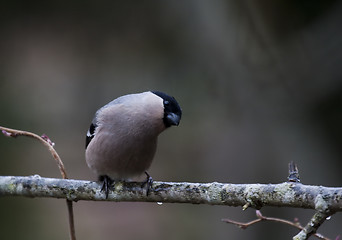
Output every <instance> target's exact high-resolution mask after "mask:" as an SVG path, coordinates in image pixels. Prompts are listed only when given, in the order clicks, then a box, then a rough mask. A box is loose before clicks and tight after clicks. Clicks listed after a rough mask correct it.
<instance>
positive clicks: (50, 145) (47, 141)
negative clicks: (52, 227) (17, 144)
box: [0, 126, 76, 240]
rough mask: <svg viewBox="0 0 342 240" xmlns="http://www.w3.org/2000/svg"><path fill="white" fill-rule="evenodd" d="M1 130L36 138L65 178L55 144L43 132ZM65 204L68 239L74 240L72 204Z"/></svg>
mask: <svg viewBox="0 0 342 240" xmlns="http://www.w3.org/2000/svg"><path fill="white" fill-rule="evenodd" d="M0 130H1V132H2V133H3V134H4V135H5V136H7V137H14V138H16V137H18V136H26V137H30V138H33V139H36V140H38V141H39V142H41V143H42V144H43V145H44V146H45V147H47V149H48V150H49V151H50V153H51V155H52V157H53V158H54V159H55V161H56V164H57V166H58V169H59V172H60V173H61V175H62V178H64V179H67V178H68V177H67V174H66V171H65V167H64V164H63V161H62V159H61V158H60V157H59V155H58V153H57V151H56V150H55V149H54V148H53V146H54V145H55V143H54V142H52V141H51V139H50V138H49V137H48V136H47V135H46V134H43V135H42V136H39V135H37V134H35V133H32V132H28V131H22V130H17V129H11V128H5V127H2V126H0ZM66 204H67V207H68V215H69V233H70V239H71V240H76V233H75V224H74V212H73V206H72V201H70V200H68V199H67V200H66Z"/></svg>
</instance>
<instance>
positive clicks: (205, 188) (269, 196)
mask: <svg viewBox="0 0 342 240" xmlns="http://www.w3.org/2000/svg"><path fill="white" fill-rule="evenodd" d="M0 196H26V197H50V198H66V199H68V200H71V201H78V200H92V201H115V202H120V201H133V202H135V201H140V202H164V203H194V204H210V205H226V206H235V207H236V206H244V205H246V204H248V205H249V206H250V207H253V208H256V209H260V208H261V207H264V206H277V207H294V208H307V209H315V210H317V211H319V210H323V209H321V208H322V206H324V209H325V211H326V212H327V211H329V213H330V215H331V214H333V213H334V212H338V211H342V201H340V200H341V199H342V188H332V187H322V186H310V185H304V184H301V183H290V182H285V183H280V184H229V183H217V182H213V183H188V182H158V181H155V182H153V184H152V187H151V192H150V194H149V195H148V196H146V189H142V188H141V183H139V182H116V183H115V184H114V185H113V186H112V188H111V189H110V191H109V196H108V199H106V198H105V194H103V192H101V184H100V183H98V182H92V181H84V180H72V179H55V178H42V177H40V176H38V175H34V176H29V177H14V176H0Z"/></svg>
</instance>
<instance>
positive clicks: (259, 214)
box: [222, 210, 330, 240]
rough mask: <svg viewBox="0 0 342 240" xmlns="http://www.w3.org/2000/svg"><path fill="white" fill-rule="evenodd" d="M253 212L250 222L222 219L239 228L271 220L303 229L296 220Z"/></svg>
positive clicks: (325, 239) (324, 238) (324, 239)
mask: <svg viewBox="0 0 342 240" xmlns="http://www.w3.org/2000/svg"><path fill="white" fill-rule="evenodd" d="M255 212H256V216H257V217H258V218H257V219H255V220H252V221H250V222H246V223H243V222H237V221H234V220H231V219H227V218H225V219H222V221H223V222H226V223H230V224H233V225H236V226H237V227H239V228H241V229H246V228H248V227H249V226H251V225H253V224H256V223H258V222H261V221H271V222H278V223H284V224H287V225H290V226H292V227H295V228H297V229H300V230H303V229H304V227H303V226H301V225H300V223H299V222H298V221H294V222H291V221H288V220H285V219H281V218H274V217H266V216H263V215H262V214H261V212H260V211H259V210H256V211H255ZM313 235H314V236H315V237H317V238H318V239H323V240H330V239H329V238H327V237H324V236H323V235H321V234H319V233H315V234H313Z"/></svg>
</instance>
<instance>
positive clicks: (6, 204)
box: [0, 0, 342, 240]
mask: <svg viewBox="0 0 342 240" xmlns="http://www.w3.org/2000/svg"><path fill="white" fill-rule="evenodd" d="M0 19H1V20H0V34H1V35H0V36H1V37H0V90H1V95H0V114H1V118H0V125H2V126H6V127H11V128H18V129H23V130H29V131H33V132H36V133H38V134H42V133H46V134H47V135H48V136H49V137H50V138H51V139H52V140H53V141H54V142H55V143H56V146H55V148H56V149H57V151H58V152H59V154H60V155H61V157H62V159H63V160H64V163H65V165H66V168H67V171H68V174H69V176H70V177H71V178H76V179H92V180H95V179H96V176H95V175H94V174H93V173H92V172H91V171H90V170H89V169H88V167H87V166H86V164H85V160H84V142H85V133H86V131H87V128H88V126H89V124H90V121H91V120H92V117H93V114H94V113H95V111H96V109H97V108H98V107H100V106H102V105H104V104H105V103H107V102H109V101H110V100H112V99H114V98H116V97H118V96H120V95H124V94H127V93H133V92H141V91H146V90H161V91H165V92H167V93H169V94H171V95H173V96H175V97H176V99H177V100H178V101H179V102H180V104H181V106H182V109H183V119H182V122H181V124H180V126H179V127H178V128H172V129H170V130H168V131H167V132H165V133H163V134H162V135H161V136H160V139H159V148H158V152H157V155H156V158H155V161H154V164H153V166H152V168H151V169H150V171H149V172H150V174H151V175H152V176H153V178H154V179H155V180H165V181H194V182H212V181H219V182H231V183H279V182H283V181H286V177H287V164H288V162H290V161H291V160H293V161H295V162H296V163H297V164H298V166H299V170H300V175H301V179H302V182H303V183H305V184H317V185H326V186H341V182H342V177H341V167H342V162H341V160H340V159H341V157H342V148H341V144H342V137H341V136H342V127H341V123H342V82H341V78H342V67H341V62H342V47H341V46H342V31H341V26H342V3H341V2H340V1H309V0H301V1H294V0H282V1H261V0H259V1H246V0H240V1H238V0H236V1H221V0H215V1H205V0H202V1H195V0H192V1H191V0H189V1H184V2H183V1H108V2H105V1H101V2H100V1H89V0H85V1H37V2H32V1H2V3H1V8H0ZM0 153H1V160H0V174H1V175H23V176H26V175H33V174H39V175H41V176H44V177H60V176H59V172H58V169H57V167H56V165H55V163H54V160H53V159H52V158H51V156H50V155H49V153H48V152H47V150H46V149H44V148H43V147H42V146H41V145H40V144H39V143H37V142H36V141H33V140H31V139H26V138H18V139H15V140H14V139H9V138H5V137H3V136H0ZM262 212H263V213H264V214H265V215H268V216H275V217H282V218H286V219H289V220H292V219H293V218H295V217H298V218H299V220H300V221H301V222H302V223H303V224H305V223H306V222H307V221H308V219H309V218H310V216H312V214H313V211H311V210H300V209H285V208H284V209H282V208H264V209H262ZM0 214H1V215H0V216H1V218H0V238H1V239H51V240H54V239H67V238H68V228H67V212H66V206H65V201H63V200H54V199H28V198H19V197H15V198H10V197H5V198H0ZM221 218H231V219H235V220H240V221H248V220H251V219H253V218H255V211H254V210H252V209H248V210H247V211H245V212H242V210H241V208H231V207H222V206H221V207H218V206H206V205H189V204H163V205H161V206H159V205H157V204H154V203H100V202H84V201H83V202H82V201H81V202H78V203H76V204H75V220H76V233H77V236H78V239H119V240H121V239H122V240H130V239H132V240H133V239H149V240H152V239H165V240H171V239H199V240H204V239H206V240H207V239H291V238H292V236H293V235H294V234H295V233H296V232H297V230H295V229H293V228H291V227H289V226H285V225H281V224H276V223H261V224H258V225H255V226H253V227H250V228H249V229H247V230H245V231H242V230H240V229H238V228H237V227H235V226H231V225H227V224H225V223H222V222H221V221H220V219H221ZM341 222H342V216H341V214H337V215H334V216H333V217H332V218H331V220H330V221H327V222H326V223H325V224H324V225H323V226H322V227H321V228H320V232H321V233H323V234H325V235H327V236H328V237H331V238H335V237H336V236H337V235H339V234H341V233H342V232H341Z"/></svg>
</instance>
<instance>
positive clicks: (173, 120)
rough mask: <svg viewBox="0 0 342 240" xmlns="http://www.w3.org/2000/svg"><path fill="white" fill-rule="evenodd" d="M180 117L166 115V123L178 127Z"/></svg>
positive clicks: (170, 114) (172, 114)
mask: <svg viewBox="0 0 342 240" xmlns="http://www.w3.org/2000/svg"><path fill="white" fill-rule="evenodd" d="M180 119H181V117H180V116H179V115H177V114H175V113H168V114H167V115H166V121H167V123H168V125H170V126H171V125H174V126H178V125H179V122H180Z"/></svg>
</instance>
